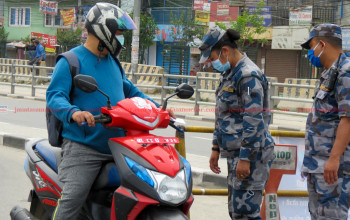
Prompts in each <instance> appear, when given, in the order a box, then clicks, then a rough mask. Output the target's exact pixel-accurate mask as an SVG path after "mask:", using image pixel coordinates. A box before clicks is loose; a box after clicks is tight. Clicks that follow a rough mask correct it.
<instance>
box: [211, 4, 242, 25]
mask: <svg viewBox="0 0 350 220" xmlns="http://www.w3.org/2000/svg"><path fill="white" fill-rule="evenodd" d="M238 15H239V7H230V2H228V1H225V2H211V6H210V22H215V21H219V22H223V21H231V20H237V17H238Z"/></svg>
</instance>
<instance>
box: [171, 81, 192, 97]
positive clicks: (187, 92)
mask: <svg viewBox="0 0 350 220" xmlns="http://www.w3.org/2000/svg"><path fill="white" fill-rule="evenodd" d="M175 93H176V95H177V96H178V97H179V98H180V99H189V98H191V96H192V95H193V93H194V90H193V88H192V86H190V85H188V84H186V83H182V84H181V85H179V86H178V87H177V88H176V90H175Z"/></svg>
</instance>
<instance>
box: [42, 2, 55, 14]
mask: <svg viewBox="0 0 350 220" xmlns="http://www.w3.org/2000/svg"><path fill="white" fill-rule="evenodd" d="M57 8H58V4H57V2H55V1H45V0H40V12H41V13H44V14H52V15H57Z"/></svg>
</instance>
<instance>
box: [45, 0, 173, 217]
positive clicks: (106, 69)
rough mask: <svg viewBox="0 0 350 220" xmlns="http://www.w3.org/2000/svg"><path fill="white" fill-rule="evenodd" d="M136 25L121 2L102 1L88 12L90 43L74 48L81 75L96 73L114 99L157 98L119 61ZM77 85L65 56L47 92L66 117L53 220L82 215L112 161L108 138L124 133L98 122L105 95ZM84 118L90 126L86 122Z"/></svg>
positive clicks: (57, 110)
mask: <svg viewBox="0 0 350 220" xmlns="http://www.w3.org/2000/svg"><path fill="white" fill-rule="evenodd" d="M135 28H136V26H135V24H134V22H133V21H132V19H131V18H130V17H129V15H128V14H127V13H126V12H124V11H122V10H121V9H120V8H118V7H117V6H115V5H113V4H109V3H97V4H96V5H95V6H94V7H92V8H91V10H90V11H89V13H88V15H87V20H86V29H87V31H88V37H87V40H86V42H85V44H84V45H80V46H78V47H76V48H73V49H72V52H74V54H75V55H76V56H77V58H78V60H79V63H80V72H79V73H77V74H84V75H90V76H92V77H94V78H95V79H96V81H97V83H98V85H99V88H100V89H101V90H102V91H105V92H106V93H108V94H109V95H110V100H111V102H112V103H117V102H119V101H121V100H123V99H125V98H131V97H141V98H146V99H149V100H150V101H152V102H154V101H153V100H151V99H150V98H149V97H147V96H146V95H145V94H143V93H142V92H141V91H139V90H138V89H137V88H136V87H135V86H134V85H133V84H132V83H131V82H130V81H129V80H128V79H127V78H126V77H125V75H124V74H123V72H122V71H121V67H120V63H119V61H116V59H117V58H116V57H117V56H118V54H119V52H120V50H121V49H122V47H123V43H124V37H123V32H124V31H128V30H132V29H135ZM72 86H73V82H72V77H71V74H70V69H69V64H68V62H67V60H66V59H60V60H59V61H58V63H57V64H56V67H55V70H54V72H53V76H52V80H51V84H50V86H49V87H48V89H47V93H46V99H47V106H48V108H50V109H53V110H54V111H53V113H54V114H55V116H56V117H57V118H58V119H60V120H61V121H62V122H63V131H62V136H63V138H64V140H63V144H62V150H63V158H62V162H61V163H60V165H59V168H58V176H59V180H60V181H61V182H63V184H64V188H63V190H62V194H61V199H60V200H59V201H58V204H57V207H56V210H55V212H54V215H53V217H52V219H54V220H61V219H70V220H71V219H77V216H78V215H79V211H80V209H81V208H82V205H83V204H84V202H85V200H86V198H87V195H88V192H89V191H90V188H91V186H92V184H93V182H94V180H95V178H96V176H97V175H98V173H99V171H100V168H101V166H102V164H103V163H105V162H106V161H112V160H113V157H112V155H111V151H110V149H109V147H108V139H109V138H111V137H122V136H124V135H125V134H124V132H123V131H121V130H109V129H106V128H104V127H103V126H102V125H101V124H95V120H94V117H93V116H94V115H98V114H99V113H100V108H101V107H103V106H105V97H104V96H103V95H102V94H100V93H92V94H87V93H84V92H82V91H81V90H79V89H77V88H73V89H72V92H71V93H70V91H71V88H72ZM154 103H155V102H154ZM155 104H156V105H157V106H158V107H159V105H158V104H157V103H155ZM169 113H170V115H171V116H173V113H172V112H169ZM85 121H86V122H87V124H88V126H81V124H82V123H83V122H85ZM82 183H84V184H82Z"/></svg>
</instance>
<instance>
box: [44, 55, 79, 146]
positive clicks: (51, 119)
mask: <svg viewBox="0 0 350 220" xmlns="http://www.w3.org/2000/svg"><path fill="white" fill-rule="evenodd" d="M62 57H64V58H66V60H67V61H68V64H69V69H70V74H71V76H72V87H71V90H70V93H69V96H70V100H72V91H73V88H74V83H73V78H74V76H75V75H77V74H79V69H80V68H79V60H78V58H77V56H76V55H75V54H74V53H73V52H72V51H67V52H64V53H62V54H60V55H58V57H57V59H56V63H57V62H58V61H59V60H60V59H61V58H62ZM46 126H47V132H48V138H49V143H50V144H51V145H52V146H54V147H61V145H62V142H63V137H62V130H63V123H62V121H60V120H59V119H58V118H56V116H55V115H54V114H53V113H52V111H51V109H49V108H48V107H47V106H46Z"/></svg>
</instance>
